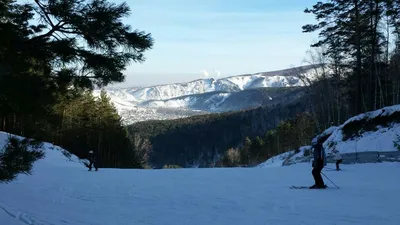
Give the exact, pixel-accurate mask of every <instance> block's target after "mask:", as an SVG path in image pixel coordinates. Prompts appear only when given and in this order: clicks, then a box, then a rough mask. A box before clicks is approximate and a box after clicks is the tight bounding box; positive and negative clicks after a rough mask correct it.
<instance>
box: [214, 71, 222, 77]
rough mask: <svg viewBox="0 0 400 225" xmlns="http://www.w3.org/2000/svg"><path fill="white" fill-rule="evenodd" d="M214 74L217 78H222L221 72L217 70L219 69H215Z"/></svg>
mask: <svg viewBox="0 0 400 225" xmlns="http://www.w3.org/2000/svg"><path fill="white" fill-rule="evenodd" d="M214 72H215V73H216V74H217V77H220V76H221V71H219V70H217V69H214Z"/></svg>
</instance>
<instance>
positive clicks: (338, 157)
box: [332, 149, 343, 171]
mask: <svg viewBox="0 0 400 225" xmlns="http://www.w3.org/2000/svg"><path fill="white" fill-rule="evenodd" d="M332 152H333V154H335V156H334V159H335V160H336V170H338V171H339V170H340V168H339V164H340V163H341V162H342V161H343V160H342V155H340V152H339V151H338V150H337V149H333V150H332Z"/></svg>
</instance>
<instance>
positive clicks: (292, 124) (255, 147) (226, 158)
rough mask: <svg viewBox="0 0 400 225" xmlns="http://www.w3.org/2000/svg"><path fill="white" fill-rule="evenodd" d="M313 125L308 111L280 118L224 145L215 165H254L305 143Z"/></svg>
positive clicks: (310, 134)
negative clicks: (266, 127)
mask: <svg viewBox="0 0 400 225" xmlns="http://www.w3.org/2000/svg"><path fill="white" fill-rule="evenodd" d="M316 134H317V128H316V125H315V123H314V118H313V116H312V115H311V114H310V113H299V114H298V115H297V116H295V117H294V118H291V119H288V120H284V121H281V122H280V123H279V124H278V126H277V127H276V128H274V129H271V130H269V131H267V132H266V134H265V135H260V136H257V137H255V138H250V137H246V138H245V141H244V143H243V145H242V146H241V147H237V148H230V149H228V150H227V151H226V152H225V153H224V155H223V157H221V161H220V162H217V163H216V165H215V166H223V167H236V166H245V167H248V166H255V165H258V164H260V163H262V162H264V161H265V160H267V159H269V158H271V157H273V156H275V155H278V154H281V153H283V152H287V151H288V150H295V149H298V148H300V147H302V146H305V145H308V144H309V142H310V140H311V139H312V138H313V137H314V136H316Z"/></svg>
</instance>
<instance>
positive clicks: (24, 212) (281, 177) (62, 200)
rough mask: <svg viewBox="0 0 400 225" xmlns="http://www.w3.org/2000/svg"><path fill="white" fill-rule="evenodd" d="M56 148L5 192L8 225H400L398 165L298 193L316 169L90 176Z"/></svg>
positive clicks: (339, 175)
mask: <svg viewBox="0 0 400 225" xmlns="http://www.w3.org/2000/svg"><path fill="white" fill-rule="evenodd" d="M1 135H3V134H1ZM49 146H50V144H48V145H46V149H45V152H46V156H47V157H46V158H44V159H42V160H40V161H37V162H36V163H35V165H34V171H33V175H31V176H26V175H20V176H19V177H18V179H17V180H15V181H13V182H12V183H9V184H0V224H1V225H24V224H31V225H39V224H40V225H128V224H129V225H141V224H143V225H148V224H155V225H158V224H163V225H169V224H171V225H177V224H184V225H186V224H190V225H205V224H207V225H214V224H215V225H225V224H227V225H228V224H229V225H236V224H237V225H247V224H251V225H265V224H272V225H273V224H277V225H292V224H293V225H299V224H307V225H312V224H318V225H325V224H326V225H347V224H363V225H369V224H371V225H372V224H373V225H375V224H376V225H398V224H400V214H399V213H398V209H399V208H400V198H399V190H400V179H399V177H398V174H399V173H400V164H398V163H381V164H361V165H360V164H358V165H343V166H342V168H343V170H342V171H339V172H337V171H329V170H326V171H324V173H325V174H326V175H327V176H329V178H330V179H331V180H333V181H334V182H335V183H336V184H337V185H339V186H340V189H335V188H334V186H333V185H332V184H331V183H329V181H328V180H326V179H325V181H326V183H327V184H328V186H330V187H331V188H329V189H327V190H292V189H289V187H290V186H291V185H311V184H312V183H313V179H312V176H311V173H310V171H311V166H310V164H307V163H304V164H296V165H292V166H287V167H273V168H233V169H176V170H118V169H100V170H99V171H98V172H95V171H93V172H88V171H87V169H86V168H85V167H84V166H83V165H82V164H81V163H80V161H79V160H78V159H77V158H74V157H71V158H72V161H70V160H69V159H68V160H67V159H66V158H65V156H64V155H63V154H62V153H61V152H60V151H59V149H58V148H57V149H56V148H55V149H50V148H48V147H49ZM328 167H333V165H328Z"/></svg>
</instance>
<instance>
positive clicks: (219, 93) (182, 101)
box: [93, 65, 319, 124]
mask: <svg viewBox="0 0 400 225" xmlns="http://www.w3.org/2000/svg"><path fill="white" fill-rule="evenodd" d="M318 69H319V67H317V69H316V66H315V65H313V66H304V67H297V68H291V69H285V70H279V71H272V72H262V73H257V74H245V75H238V76H231V77H226V78H221V79H213V78H207V79H198V80H193V81H190V82H186V83H174V84H165V85H156V86H150V87H133V88H115V87H113V88H106V89H105V91H106V92H107V94H108V96H109V97H110V98H111V101H112V102H113V104H114V105H115V106H116V108H117V109H118V112H119V113H120V115H121V116H122V118H123V119H124V122H125V123H126V124H130V123H134V122H138V121H144V120H160V119H175V118H181V117H187V116H191V115H198V114H204V113H218V112H227V111H234V110H242V109H250V108H255V107H259V106H264V105H271V104H279V102H280V101H282V100H284V101H288V100H289V101H290V100H291V99H293V98H294V99H295V98H297V97H298V96H299V95H301V94H302V92H303V91H302V89H301V88H300V89H299V88H298V87H303V86H306V85H307V81H306V80H315V79H316V78H317V75H316V74H318V73H317V71H318ZM316 70H317V71H316ZM282 88H283V89H284V90H280V89H282ZM100 91H101V90H94V92H93V93H94V95H95V96H98V95H99V94H100ZM292 92H293V94H291V93H292Z"/></svg>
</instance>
